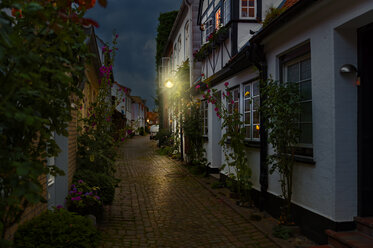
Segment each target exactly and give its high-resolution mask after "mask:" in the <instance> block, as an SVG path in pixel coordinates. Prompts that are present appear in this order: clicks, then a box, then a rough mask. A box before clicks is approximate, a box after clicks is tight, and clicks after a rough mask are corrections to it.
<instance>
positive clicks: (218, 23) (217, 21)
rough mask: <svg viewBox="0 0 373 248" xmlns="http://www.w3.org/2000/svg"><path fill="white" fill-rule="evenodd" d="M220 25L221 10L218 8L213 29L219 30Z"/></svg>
mask: <svg viewBox="0 0 373 248" xmlns="http://www.w3.org/2000/svg"><path fill="white" fill-rule="evenodd" d="M220 24H221V9H220V8H219V9H218V10H217V11H216V12H215V29H216V30H218V29H219V28H220Z"/></svg>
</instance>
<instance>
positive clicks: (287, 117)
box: [261, 79, 301, 224]
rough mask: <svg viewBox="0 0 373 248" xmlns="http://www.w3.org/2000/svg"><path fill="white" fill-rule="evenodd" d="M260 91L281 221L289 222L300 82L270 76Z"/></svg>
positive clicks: (269, 158) (271, 171)
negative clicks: (276, 178)
mask: <svg viewBox="0 0 373 248" xmlns="http://www.w3.org/2000/svg"><path fill="white" fill-rule="evenodd" d="M262 84H263V85H262V94H264V95H265V96H266V99H265V100H264V102H263V105H262V107H261V113H262V114H263V115H264V117H265V119H266V120H267V127H268V131H269V136H268V142H269V143H270V144H271V145H272V147H273V154H271V155H269V156H268V160H267V162H268V165H270V166H271V169H270V173H274V172H275V171H278V173H279V174H280V183H281V190H282V197H283V198H284V200H285V206H284V208H283V210H282V213H281V214H282V216H281V217H282V222H283V223H285V224H289V223H291V222H292V219H291V213H290V209H291V198H292V192H293V191H292V186H293V167H294V155H295V146H296V145H297V144H298V142H299V136H300V127H299V116H300V112H301V110H300V104H299V102H300V95H299V85H297V84H295V83H288V82H284V83H279V82H277V81H274V80H272V79H269V80H268V81H267V82H262Z"/></svg>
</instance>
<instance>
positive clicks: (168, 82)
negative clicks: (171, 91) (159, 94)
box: [164, 80, 174, 88]
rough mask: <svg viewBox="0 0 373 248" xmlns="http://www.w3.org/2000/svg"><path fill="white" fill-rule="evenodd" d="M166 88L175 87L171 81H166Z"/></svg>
mask: <svg viewBox="0 0 373 248" xmlns="http://www.w3.org/2000/svg"><path fill="white" fill-rule="evenodd" d="M164 86H165V87H166V88H172V87H174V83H173V82H172V81H171V80H166V82H165V84H164Z"/></svg>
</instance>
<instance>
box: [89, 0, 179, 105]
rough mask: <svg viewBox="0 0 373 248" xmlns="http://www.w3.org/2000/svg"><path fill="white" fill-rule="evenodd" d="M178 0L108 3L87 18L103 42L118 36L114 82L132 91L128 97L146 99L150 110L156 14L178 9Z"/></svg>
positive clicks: (97, 8)
mask: <svg viewBox="0 0 373 248" xmlns="http://www.w3.org/2000/svg"><path fill="white" fill-rule="evenodd" d="M181 2H182V1H181V0H108V5H107V7H106V8H102V7H101V6H100V5H99V4H96V6H95V7H94V8H93V9H90V10H89V11H88V12H87V16H88V17H90V18H92V19H94V20H95V21H97V22H98V23H99V25H100V27H99V28H97V29H96V35H98V36H99V37H100V38H101V39H102V40H104V41H105V42H107V41H111V40H112V34H113V30H115V31H116V32H117V33H118V35H119V38H118V48H119V51H118V53H117V57H116V61H115V66H114V77H115V80H116V81H117V82H118V83H120V84H122V85H124V86H126V87H129V88H131V89H132V93H131V95H133V96H141V98H143V99H146V105H147V106H148V107H149V109H150V110H153V108H154V100H153V97H155V51H156V42H155V38H156V32H157V25H158V17H159V14H160V13H164V12H168V11H172V10H178V9H179V7H180V5H181Z"/></svg>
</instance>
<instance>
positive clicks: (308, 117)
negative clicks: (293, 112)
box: [300, 102, 312, 122]
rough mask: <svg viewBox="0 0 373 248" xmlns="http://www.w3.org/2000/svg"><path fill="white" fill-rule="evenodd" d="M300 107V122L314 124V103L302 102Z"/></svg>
mask: <svg viewBox="0 0 373 248" xmlns="http://www.w3.org/2000/svg"><path fill="white" fill-rule="evenodd" d="M300 107H301V115H300V122H312V102H302V103H301V104H300Z"/></svg>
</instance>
